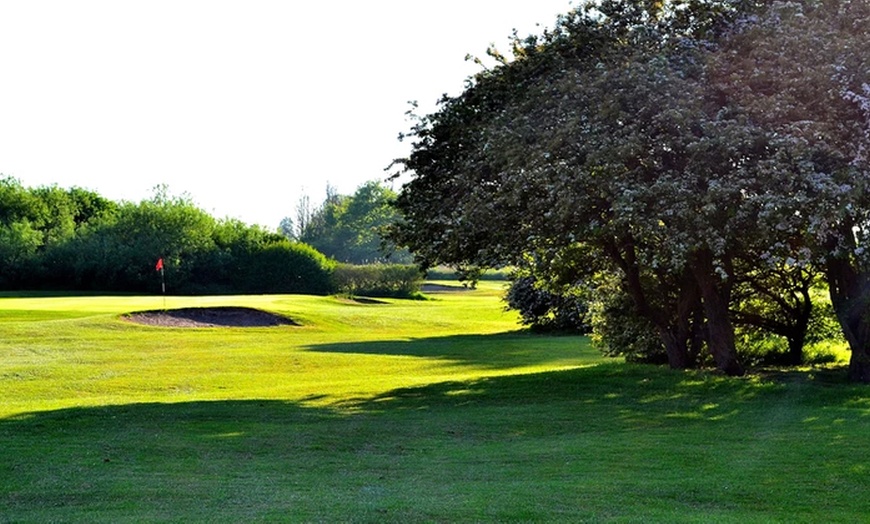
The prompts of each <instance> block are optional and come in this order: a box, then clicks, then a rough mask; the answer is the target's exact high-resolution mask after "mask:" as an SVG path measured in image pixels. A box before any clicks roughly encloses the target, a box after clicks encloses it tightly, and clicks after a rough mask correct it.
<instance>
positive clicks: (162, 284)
mask: <svg viewBox="0 0 870 524" xmlns="http://www.w3.org/2000/svg"><path fill="white" fill-rule="evenodd" d="M160 289H161V290H162V291H163V311H166V278H165V277H164V275H163V266H160Z"/></svg>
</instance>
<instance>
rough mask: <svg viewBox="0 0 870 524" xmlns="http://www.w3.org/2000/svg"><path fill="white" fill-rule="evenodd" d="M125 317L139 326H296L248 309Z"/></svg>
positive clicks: (198, 309)
mask: <svg viewBox="0 0 870 524" xmlns="http://www.w3.org/2000/svg"><path fill="white" fill-rule="evenodd" d="M124 318H126V319H127V320H129V321H131V322H136V323H138V324H146V325H149V326H165V327H189V328H196V327H269V326H297V325H298V324H297V323H296V322H294V321H293V320H292V319H290V318H287V317H285V316H282V315H278V314H275V313H269V312H268V311H263V310H261V309H254V308H248V307H232V306H229V307H192V308H181V309H167V310H153V311H136V312H134V313H128V314H126V315H124Z"/></svg>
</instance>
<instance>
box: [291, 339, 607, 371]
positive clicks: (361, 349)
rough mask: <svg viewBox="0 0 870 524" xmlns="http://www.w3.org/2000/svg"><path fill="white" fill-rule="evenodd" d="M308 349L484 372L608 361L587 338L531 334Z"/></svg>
mask: <svg viewBox="0 0 870 524" xmlns="http://www.w3.org/2000/svg"><path fill="white" fill-rule="evenodd" d="M304 349H305V350H306V351H316V352H323V353H349V354H358V355H389V356H406V357H422V358H430V359H437V360H446V361H450V362H454V363H459V364H467V365H473V366H475V367H480V368H484V369H510V368H515V367H523V366H535V365H544V364H548V363H553V362H565V364H566V365H568V364H571V365H586V364H593V363H600V362H602V361H603V360H604V358H603V357H602V356H601V354H600V353H599V352H598V351H597V350H595V349H594V348H592V346H591V344H590V342H589V339H588V338H587V337H583V336H551V335H539V334H534V333H531V332H529V331H527V330H517V331H508V332H504V333H496V334H489V335H451V336H443V337H427V338H418V339H411V340H378V341H371V342H344V343H330V344H316V345H310V346H307V347H305V348H304Z"/></svg>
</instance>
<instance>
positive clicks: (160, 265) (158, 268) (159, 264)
mask: <svg viewBox="0 0 870 524" xmlns="http://www.w3.org/2000/svg"><path fill="white" fill-rule="evenodd" d="M154 270H155V271H162V270H163V259H162V258H158V259H157V265H156V266H155V267H154Z"/></svg>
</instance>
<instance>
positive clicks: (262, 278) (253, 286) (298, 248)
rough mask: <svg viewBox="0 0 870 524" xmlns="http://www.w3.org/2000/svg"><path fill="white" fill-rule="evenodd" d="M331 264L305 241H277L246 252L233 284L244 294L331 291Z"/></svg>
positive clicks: (327, 292)
mask: <svg viewBox="0 0 870 524" xmlns="http://www.w3.org/2000/svg"><path fill="white" fill-rule="evenodd" d="M333 268H334V263H333V262H332V261H330V260H329V259H327V258H326V256H324V255H323V254H322V253H320V252H319V251H317V250H316V249H314V248H313V247H311V246H309V245H307V244H301V243H292V242H288V241H280V242H275V243H272V244H268V245H266V246H265V247H262V248H260V249H257V250H254V251H252V252H250V253H249V254H248V255H247V256H246V257H245V260H244V263H243V264H242V267H241V271H240V272H241V275H240V276H239V277H240V278H239V282H238V284H237V285H236V286H233V287H235V288H237V289H239V290H240V291H243V292H245V293H311V294H321V295H325V294H329V293H331V292H333V290H334V289H333V287H332V280H331V278H330V277H331V273H332V270H333Z"/></svg>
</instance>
